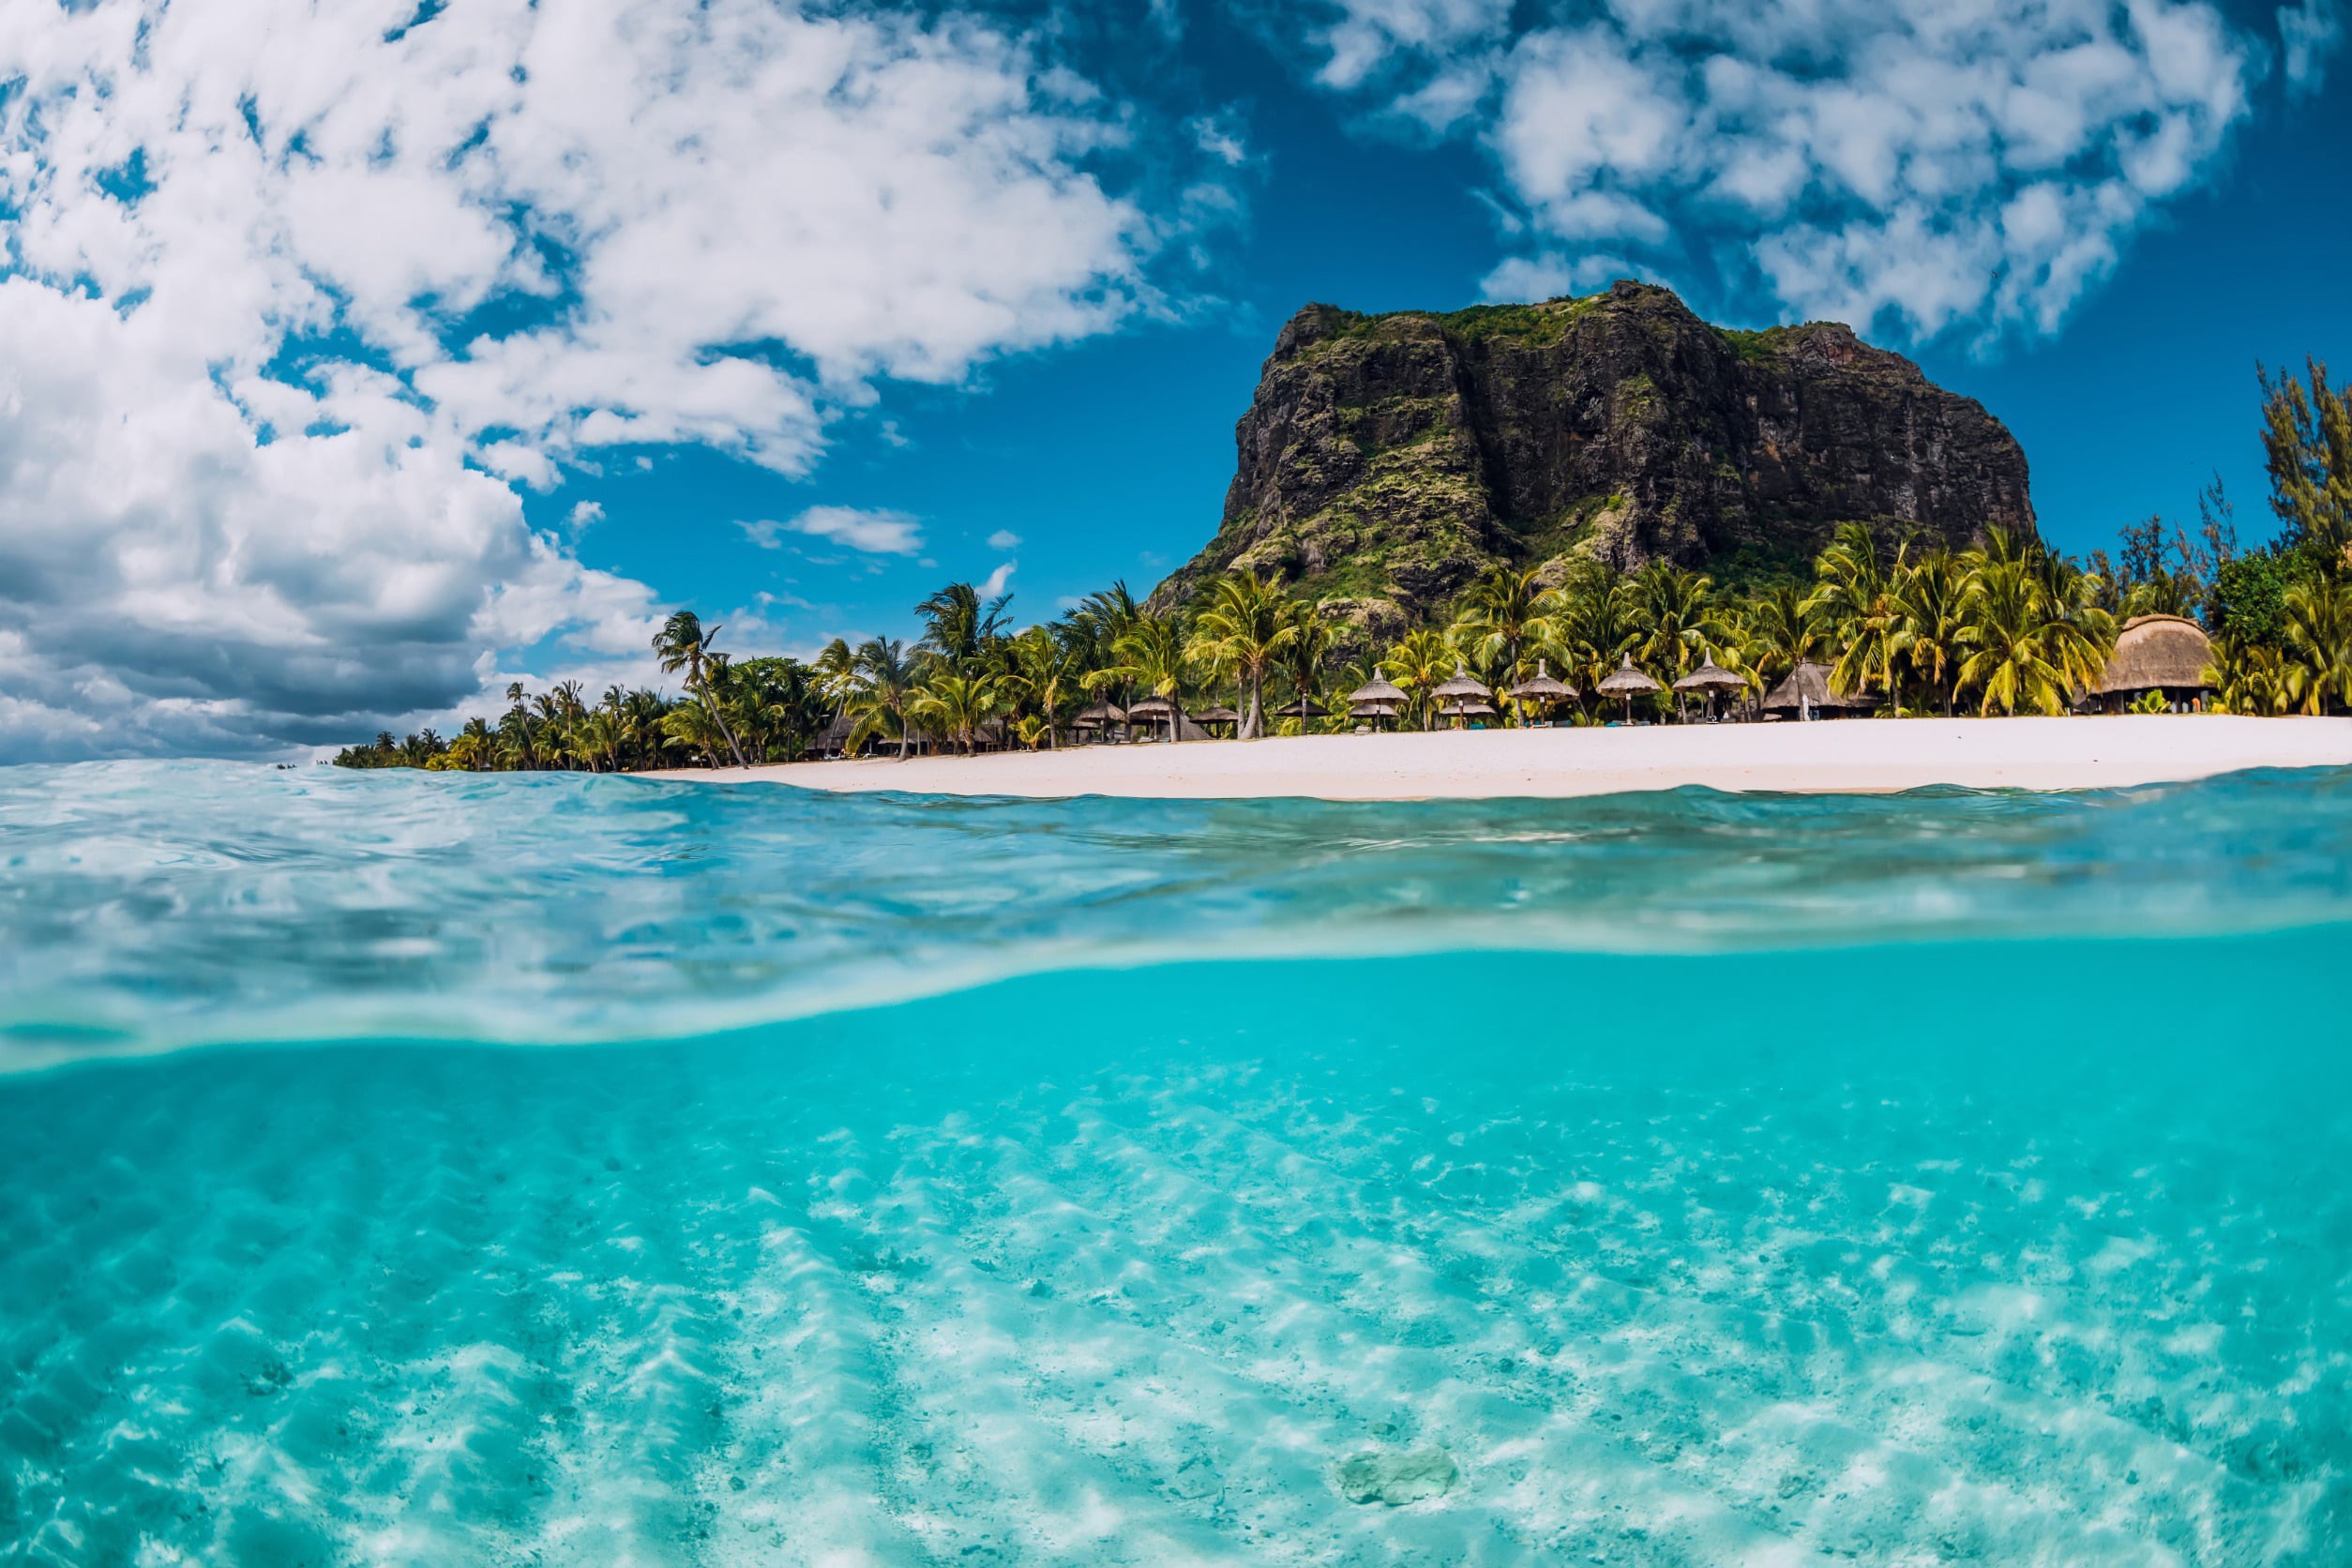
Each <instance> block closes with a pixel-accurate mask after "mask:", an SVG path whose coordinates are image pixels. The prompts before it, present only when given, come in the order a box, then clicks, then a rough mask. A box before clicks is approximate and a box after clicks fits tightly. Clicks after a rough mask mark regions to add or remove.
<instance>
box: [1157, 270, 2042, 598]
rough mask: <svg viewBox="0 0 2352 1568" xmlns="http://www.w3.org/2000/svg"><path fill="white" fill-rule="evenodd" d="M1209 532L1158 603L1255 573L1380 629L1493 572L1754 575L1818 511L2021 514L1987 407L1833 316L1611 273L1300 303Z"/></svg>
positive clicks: (1922, 523) (1777, 567)
mask: <svg viewBox="0 0 2352 1568" xmlns="http://www.w3.org/2000/svg"><path fill="white" fill-rule="evenodd" d="M1234 433H1235V441H1236V445H1238V446H1239V448H1240V463H1239V466H1238V469H1237V471H1236V472H1235V474H1234V475H1233V483H1232V486H1231V488H1230V489H1229V490H1227V492H1226V498H1225V519H1224V521H1223V523H1222V525H1221V526H1220V527H1219V528H1218V530H1217V534H1216V537H1215V538H1214V539H1212V540H1211V541H1210V542H1209V544H1208V547H1207V548H1206V549H1204V550H1201V552H1200V553H1199V555H1198V556H1196V557H1195V558H1194V559H1193V560H1192V562H1191V563H1190V564H1188V565H1185V566H1184V568H1182V569H1181V570H1180V571H1178V572H1177V573H1176V574H1175V575H1174V576H1172V577H1170V578H1169V579H1168V580H1167V581H1166V582H1164V583H1162V584H1161V585H1160V587H1159V589H1158V590H1157V591H1156V592H1155V594H1154V595H1153V597H1154V599H1155V600H1156V601H1157V602H1160V603H1163V604H1165V603H1169V602H1173V601H1174V600H1176V599H1179V598H1182V597H1183V596H1185V595H1186V594H1188V593H1190V592H1191V590H1192V588H1193V586H1194V585H1195V584H1196V583H1198V582H1199V580H1202V579H1203V578H1205V577H1208V576H1211V575H1214V573H1216V572H1220V571H1224V570H1227V569H1229V568H1234V567H1252V568H1255V569H1257V570H1258V571H1259V572H1260V573H1261V574H1266V575H1270V576H1273V577H1274V578H1276V579H1278V580H1281V581H1282V582H1284V583H1286V584H1289V585H1290V586H1291V587H1292V588H1293V590H1294V591H1296V592H1300V593H1304V594H1306V595H1310V596H1317V597H1324V598H1336V599H1339V600H1343V601H1346V602H1345V604H1344V605H1343V606H1342V607H1341V608H1344V609H1345V610H1346V611H1348V612H1349V618H1350V619H1352V620H1355V621H1356V622H1357V623H1358V624H1359V625H1369V626H1373V627H1374V628H1375V629H1379V630H1380V631H1382V633H1383V634H1385V633H1386V631H1387V630H1388V629H1389V628H1390V626H1401V625H1403V624H1405V623H1407V622H1409V621H1412V620H1417V619H1420V618H1422V617H1425V616H1427V615H1430V614H1432V613H1435V612H1436V611H1438V610H1439V609H1440V607H1442V606H1443V604H1444V603H1445V602H1446V601H1447V600H1448V599H1450V598H1451V597H1452V596H1454V595H1455V593H1457V592H1458V591H1459V590H1460V589H1461V588H1462V587H1463V585H1464V584H1466V583H1468V582H1469V581H1470V580H1471V579H1472V578H1474V577H1475V576H1477V575H1478V574H1479V573H1480V572H1482V571H1484V570H1485V569H1486V568H1487V567H1488V566H1490V565H1495V564H1497V563H1502V562H1510V563H1516V564H1522V565H1524V564H1536V563H1541V564H1545V565H1548V566H1549V567H1550V568H1551V569H1552V570H1554V571H1557V570H1560V569H1561V568H1562V567H1564V565H1565V563H1566V562H1567V561H1568V560H1569V559H1570V558H1571V557H1573V556H1574V555H1576V554H1578V553H1583V554H1590V555H1595V556H1598V557H1601V558H1604V559H1606V560H1608V561H1611V562H1613V563H1615V564H1616V565H1619V566H1621V567H1624V568H1626V569H1628V570H1632V569H1635V568H1637V567H1639V566H1641V565H1644V564H1646V563H1647V562H1650V561H1652V560H1657V559H1666V560H1670V561H1674V562H1677V563H1680V564H1682V565H1691V566H1705V567H1707V568H1709V569H1710V570H1711V571H1712V572H1714V573H1715V575H1716V576H1717V577H1718V578H1719V579H1725V580H1733V581H1749V580H1756V579H1758V578H1763V577H1769V576H1772V575H1775V574H1777V573H1783V572H1789V571H1802V570H1803V569H1804V566H1805V563H1806V562H1807V560H1808V558H1809V557H1810V556H1811V555H1812V554H1813V553H1814V552H1815V551H1816V550H1818V549H1819V548H1820V547H1821V546H1822V545H1823V544H1824V543H1825V542H1827V540H1828V538H1829V536H1830V535H1831V533H1832V530H1833V529H1834V528H1835V526H1836V525H1837V524H1838V523H1840V522H1843V521H1847V520H1873V521H1878V522H1883V523H1886V524H1889V525H1891V526H1892V527H1894V528H1896V529H1904V530H1910V531H1912V532H1915V533H1916V534H1918V535H1922V538H1923V540H1940V541H1944V542H1948V543H1951V544H1953V545H1960V544H1965V543H1968V542H1970V541H1974V540H1977V539H1980V538H1981V537H1982V535H1983V531H1984V529H1985V528H1986V527H1987V526H1988V525H1999V526H2004V527H2012V528H2028V527H2030V526H2031V525H2032V523H2033V505H2032V503H2031V501H2030V500H2029V499H2028V494H2027V483H2026V456H2025V453H2024V452H2023V451H2022V450H2020V449H2019V447H2018V445H2017V443H2016V440H2015V439H2014V438H2013V437H2012V436H2011V435H2010V433H2009V431H2008V430H2006V429H2005V428H2003V427H2002V425H2001V423H2000V421H1998V419H1995V418H1994V417H1993V416H1992V415H1989V414H1987V413H1986V412H1985V411H1984V409H1983V405H1982V404H1979V403H1977V402H1976V401H1974V400H1971V399H1968V398H1963V397H1960V396H1958V395H1956V394H1954V393H1951V392H1947V391H1944V390H1943V389H1942V388H1941V387H1938V386H1937V385H1935V384H1933V383H1931V382H1930V381H1928V379H1927V378H1926V377H1925V376H1924V375H1922V374H1921V372H1920V369H1919V367H1918V366H1916V365H1914V364H1912V363H1911V362H1910V361H1909V360H1907V359H1905V358H1903V357H1902V356H1901V355H1899V354H1890V353H1887V352H1886V351H1885V350H1883V349H1876V348H1872V347H1871V346H1869V345H1868V344H1866V343H1864V342H1862V341H1861V340H1860V339H1857V338H1856V337H1855V336H1854V334H1853V331H1852V329H1851V328H1848V327H1846V326H1841V325H1838V324H1834V323H1826V322H1825V323H1815V324H1809V325H1804V326H1783V327H1775V328H1773V329H1772V330H1771V331H1769V332H1740V331H1732V330H1727V329H1726V328H1722V327H1717V326H1711V325H1710V324H1707V323H1706V322H1704V321H1701V320H1700V319H1699V318H1698V317H1697V316H1696V315H1694V314H1693V313H1692V312H1691V310H1690V309H1688V308H1687V307H1686V306H1684V305H1683V303H1682V302H1681V300H1680V299H1678V298H1676V297H1675V295H1674V294H1671V293H1669V292H1668V291H1666V290H1665V289H1661V288H1653V287H1650V286H1647V285H1643V284H1638V283H1630V282H1621V283H1618V284H1616V285H1615V286H1613V287H1612V288H1610V289H1609V290H1607V291H1606V293H1603V294H1592V295H1589V296H1587V297H1584V298H1580V299H1556V300H1552V301H1549V302H1548V303H1545V304H1542V305H1491V306H1480V307H1477V308H1475V309H1468V310H1456V311H1454V312H1452V313H1450V314H1445V315H1434V314H1430V313H1427V312H1424V311H1410V310H1408V311H1398V312H1395V313H1392V314H1387V315H1370V316H1368V315H1361V314H1358V313H1356V312H1354V311H1350V310H1341V309H1334V307H1331V306H1328V305H1310V306H1308V307H1307V308H1306V309H1304V310H1301V311H1300V312H1299V313H1298V314H1297V315H1295V316H1293V317H1292V318H1291V319H1290V321H1289V324H1287V325H1286V326H1284V327H1283V329H1282V335H1281V337H1280V338H1278V339H1276V340H1275V342H1274V354H1273V355H1272V356H1271V357H1269V358H1268V359H1267V361H1266V364H1265V369H1264V371H1263V373H1262V374H1261V376H1260V377H1259V384H1258V394H1257V396H1256V398H1255V399H1253V400H1252V401H1251V403H1250V408H1249V412H1248V413H1247V414H1245V415H1243V416H1242V420H1241V423H1240V425H1239V427H1238V428H1237V429H1236V430H1235V432H1234Z"/></svg>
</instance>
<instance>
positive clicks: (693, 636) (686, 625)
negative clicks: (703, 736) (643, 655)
mask: <svg viewBox="0 0 2352 1568" xmlns="http://www.w3.org/2000/svg"><path fill="white" fill-rule="evenodd" d="M718 631H719V628H718V627H716V626H713V627H711V628H710V629H709V630H707V631H705V630H704V629H703V627H702V621H701V617H700V616H698V615H696V614H695V613H694V611H691V610H680V611H673V612H672V613H671V617H670V619H669V620H667V621H665V622H663V623H662V627H661V630H659V631H657V632H656V633H655V634H654V654H655V656H656V657H658V658H659V659H660V660H661V671H662V673H663V674H665V675H674V674H676V673H677V672H678V671H681V670H683V671H686V689H687V690H688V691H691V692H695V693H697V694H698V695H699V696H701V699H702V706H703V708H704V709H705V710H706V711H707V712H708V713H709V714H710V716H711V722H712V723H714V724H716V725H717V726H718V732H719V733H720V734H721V735H723V736H725V737H726V739H727V749H728V750H729V751H731V752H732V753H733V754H734V758H735V765H736V766H737V767H739V768H740V767H747V766H749V765H750V764H748V763H746V761H744V760H743V747H742V746H737V745H736V744H735V732H734V731H731V730H730V729H728V728H727V721H726V720H725V719H723V718H721V717H720V716H719V715H718V704H717V703H716V701H713V700H712V697H711V690H710V661H711V656H712V647H711V644H712V642H713V641H715V640H716V638H717V636H718Z"/></svg>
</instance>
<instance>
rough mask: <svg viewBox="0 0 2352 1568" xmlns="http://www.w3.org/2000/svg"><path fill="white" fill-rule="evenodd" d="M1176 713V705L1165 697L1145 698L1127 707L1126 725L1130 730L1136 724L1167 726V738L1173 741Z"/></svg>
mask: <svg viewBox="0 0 2352 1568" xmlns="http://www.w3.org/2000/svg"><path fill="white" fill-rule="evenodd" d="M1176 711H1177V710H1176V704H1175V703H1173V702H1171V701H1168V699H1167V698H1165V697H1146V698H1144V699H1142V700H1141V701H1137V702H1131V703H1129V704H1128V705H1127V725H1128V727H1129V728H1130V729H1132V728H1134V727H1135V726H1136V725H1137V724H1138V723H1142V724H1165V725H1167V726H1168V739H1169V740H1174V739H1175V738H1176Z"/></svg>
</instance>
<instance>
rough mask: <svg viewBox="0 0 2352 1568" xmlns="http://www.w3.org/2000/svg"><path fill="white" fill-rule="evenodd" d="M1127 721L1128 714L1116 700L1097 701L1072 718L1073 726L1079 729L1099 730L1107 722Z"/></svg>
mask: <svg viewBox="0 0 2352 1568" xmlns="http://www.w3.org/2000/svg"><path fill="white" fill-rule="evenodd" d="M1126 722H1127V716H1126V714H1125V713H1124V712H1123V710H1122V709H1121V708H1120V706H1119V704H1118V703H1116V702H1097V703H1095V704H1094V705H1093V707H1091V708H1088V709H1086V710H1085V711H1084V712H1083V713H1080V714H1079V715H1078V717H1076V718H1074V719H1072V720H1070V724H1071V727H1072V728H1073V729H1078V730H1099V729H1101V728H1102V727H1103V726H1104V725H1106V724H1124V723H1126Z"/></svg>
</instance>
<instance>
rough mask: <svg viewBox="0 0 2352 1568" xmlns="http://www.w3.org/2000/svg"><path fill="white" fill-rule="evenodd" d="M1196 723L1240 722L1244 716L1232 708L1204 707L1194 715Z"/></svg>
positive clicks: (1193, 719)
mask: <svg viewBox="0 0 2352 1568" xmlns="http://www.w3.org/2000/svg"><path fill="white" fill-rule="evenodd" d="M1192 721H1193V722H1194V723H1195V724H1239V723H1240V722H1241V721H1242V716H1241V715H1240V714H1239V713H1236V712H1235V711H1234V710H1233V709H1231V708H1203V709H1201V710H1200V711H1199V713H1197V714H1195V715H1193V716H1192Z"/></svg>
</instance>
